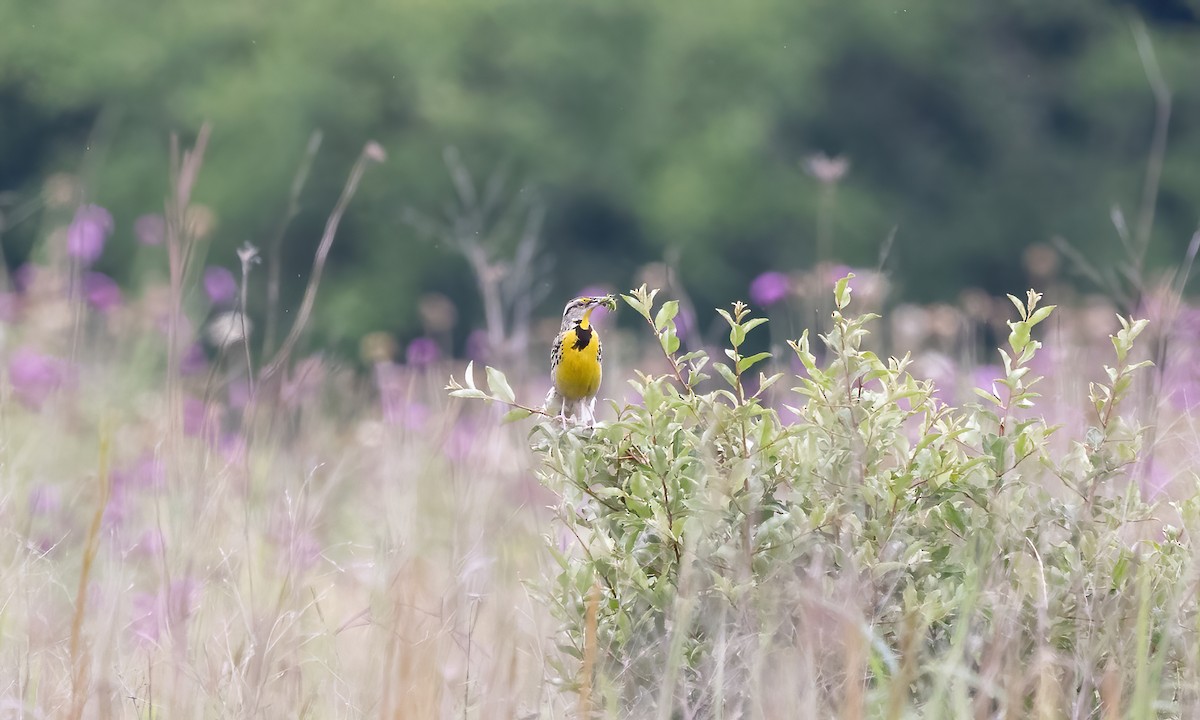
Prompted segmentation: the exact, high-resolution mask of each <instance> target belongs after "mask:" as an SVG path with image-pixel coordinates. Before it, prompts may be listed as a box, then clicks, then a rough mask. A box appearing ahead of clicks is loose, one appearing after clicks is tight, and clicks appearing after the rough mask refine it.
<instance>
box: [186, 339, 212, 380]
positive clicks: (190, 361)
mask: <svg viewBox="0 0 1200 720" xmlns="http://www.w3.org/2000/svg"><path fill="white" fill-rule="evenodd" d="M207 369H208V356H207V355H205V354H204V346H203V345H201V344H200V343H192V344H191V345H189V346H188V347H187V349H186V350H184V351H183V357H181V358H180V359H179V372H181V373H183V374H184V375H197V374H199V373H202V372H204V371H205V370H207Z"/></svg>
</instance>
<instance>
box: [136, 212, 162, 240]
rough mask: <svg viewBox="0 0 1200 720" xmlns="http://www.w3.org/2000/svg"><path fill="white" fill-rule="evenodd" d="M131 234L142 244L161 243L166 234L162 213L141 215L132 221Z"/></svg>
mask: <svg viewBox="0 0 1200 720" xmlns="http://www.w3.org/2000/svg"><path fill="white" fill-rule="evenodd" d="M133 234H134V235H136V236H137V239H138V242H140V243H141V244H143V245H162V244H163V239H164V238H165V237H166V235H167V221H166V220H164V219H163V216H162V215H143V216H141V217H140V218H138V219H137V220H134V221H133Z"/></svg>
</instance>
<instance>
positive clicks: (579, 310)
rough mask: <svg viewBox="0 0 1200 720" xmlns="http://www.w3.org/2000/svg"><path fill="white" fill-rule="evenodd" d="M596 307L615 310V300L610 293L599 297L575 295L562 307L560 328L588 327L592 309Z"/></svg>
mask: <svg viewBox="0 0 1200 720" xmlns="http://www.w3.org/2000/svg"><path fill="white" fill-rule="evenodd" d="M598 307H604V308H608V310H609V311H610V312H611V311H615V310H616V309H617V301H616V298H614V297H613V296H612V295H603V296H601V297H577V298H575V299H574V300H572V301H571V302H569V303H567V306H566V307H565V308H563V319H562V328H563V329H564V330H566V329H567V328H570V327H574V326H576V325H578V326H579V327H584V328H586V327H588V326H589V322H590V320H591V317H592V311H593V310H595V309H596V308H598Z"/></svg>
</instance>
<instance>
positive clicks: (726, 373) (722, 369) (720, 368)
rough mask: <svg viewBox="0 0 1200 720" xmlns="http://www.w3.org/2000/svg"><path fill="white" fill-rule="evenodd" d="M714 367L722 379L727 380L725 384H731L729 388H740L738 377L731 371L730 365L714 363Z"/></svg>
mask: <svg viewBox="0 0 1200 720" xmlns="http://www.w3.org/2000/svg"><path fill="white" fill-rule="evenodd" d="M713 367H715V368H716V369H717V372H718V373H720V374H721V377H723V378H725V382H727V383H729V387H732V388H736V387H737V386H738V379H737V375H735V374H734V372H733V371H732V370H730V369H729V366H728V365H726V364H725V363H713Z"/></svg>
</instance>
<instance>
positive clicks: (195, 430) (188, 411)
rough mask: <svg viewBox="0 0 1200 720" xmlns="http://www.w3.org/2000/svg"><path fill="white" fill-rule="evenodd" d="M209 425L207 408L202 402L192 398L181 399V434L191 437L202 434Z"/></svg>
mask: <svg viewBox="0 0 1200 720" xmlns="http://www.w3.org/2000/svg"><path fill="white" fill-rule="evenodd" d="M208 424H209V408H208V406H207V405H206V404H205V403H204V401H203V400H200V399H199V398H194V397H185V398H184V399H183V432H184V434H185V435H191V436H193V437H195V436H197V435H200V434H201V433H203V432H204V431H205V430H206V429H207V427H208Z"/></svg>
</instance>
